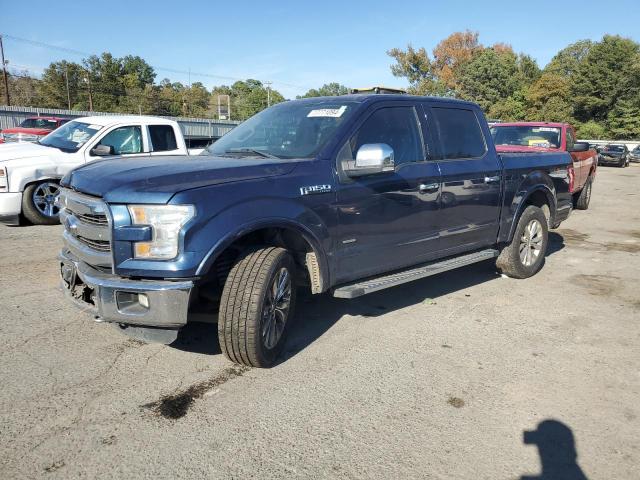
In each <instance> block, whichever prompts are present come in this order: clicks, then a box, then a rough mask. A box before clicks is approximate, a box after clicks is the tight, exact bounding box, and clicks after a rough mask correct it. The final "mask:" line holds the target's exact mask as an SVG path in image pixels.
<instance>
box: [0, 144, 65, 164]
mask: <svg viewBox="0 0 640 480" xmlns="http://www.w3.org/2000/svg"><path fill="white" fill-rule="evenodd" d="M59 153H61V152H60V150H58V149H57V148H51V147H45V146H44V145H39V144H37V143H0V163H2V162H7V161H13V160H20V159H22V158H35V157H47V156H50V155H58V154H59Z"/></svg>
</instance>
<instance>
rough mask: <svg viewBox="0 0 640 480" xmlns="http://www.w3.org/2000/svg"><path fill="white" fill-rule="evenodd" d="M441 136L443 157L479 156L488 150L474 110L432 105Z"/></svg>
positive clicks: (448, 158)
mask: <svg viewBox="0 0 640 480" xmlns="http://www.w3.org/2000/svg"><path fill="white" fill-rule="evenodd" d="M431 110H432V112H433V118H434V120H435V122H436V125H437V129H438V133H439V136H440V145H441V150H442V152H441V155H440V158H441V159H446V160H452V159H457V158H478V157H482V156H483V155H484V154H485V152H486V151H487V145H486V143H485V140H484V135H483V134H482V129H481V128H480V123H479V122H478V118H477V117H476V114H475V112H474V111H473V110H470V109H465V108H447V107H432V108H431Z"/></svg>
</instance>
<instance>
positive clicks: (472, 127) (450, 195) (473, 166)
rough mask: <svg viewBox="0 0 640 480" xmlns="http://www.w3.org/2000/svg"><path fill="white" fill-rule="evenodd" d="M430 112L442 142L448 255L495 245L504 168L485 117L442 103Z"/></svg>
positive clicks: (442, 231) (442, 215) (441, 226)
mask: <svg viewBox="0 0 640 480" xmlns="http://www.w3.org/2000/svg"><path fill="white" fill-rule="evenodd" d="M425 108H426V110H427V112H428V113H429V112H430V115H428V116H429V118H430V125H431V128H432V130H434V131H435V132H436V137H437V139H438V141H437V142H436V147H437V149H438V152H437V158H438V161H437V163H438V166H439V168H440V174H441V178H442V189H441V192H440V197H439V200H440V209H439V212H438V226H437V228H438V231H439V235H440V248H441V251H442V255H443V256H445V255H453V254H455V253H458V252H463V251H468V250H473V249H476V248H481V247H486V246H489V245H493V244H495V242H496V238H497V234H498V227H499V218H500V198H501V184H502V181H503V179H502V166H501V163H500V160H499V158H498V156H497V155H496V153H495V149H494V148H490V147H489V144H488V143H487V140H486V139H490V138H491V136H490V135H489V132H488V129H486V122H485V120H484V118H483V117H482V116H480V117H479V115H481V113H480V112H479V111H476V110H475V109H474V108H473V107H471V106H468V107H467V106H465V105H464V104H462V105H460V104H446V103H438V104H434V105H431V106H430V107H429V106H426V105H425ZM482 125H485V128H483V127H482ZM489 141H490V140H489Z"/></svg>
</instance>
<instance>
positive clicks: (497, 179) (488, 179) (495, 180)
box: [484, 175, 500, 183]
mask: <svg viewBox="0 0 640 480" xmlns="http://www.w3.org/2000/svg"><path fill="white" fill-rule="evenodd" d="M484 183H500V175H495V176H493V177H484Z"/></svg>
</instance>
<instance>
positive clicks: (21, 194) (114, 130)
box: [0, 115, 201, 225]
mask: <svg viewBox="0 0 640 480" xmlns="http://www.w3.org/2000/svg"><path fill="white" fill-rule="evenodd" d="M200 152H201V150H200V149H197V150H195V151H194V150H188V149H187V146H186V143H185V141H184V137H183V135H182V130H181V129H180V125H178V123H177V122H174V121H173V120H167V119H166V118H156V117H145V116H132V115H104V116H99V117H82V118H76V119H74V120H72V121H70V122H68V123H66V124H65V125H63V126H62V127H60V128H58V129H56V130H54V131H53V132H51V133H50V134H49V135H47V136H46V137H44V138H43V139H42V140H39V141H38V142H37V143H5V144H3V145H0V223H5V224H8V225H19V224H20V223H21V219H22V217H24V218H25V219H26V220H28V221H29V222H31V223H33V224H36V225H52V224H55V223H58V222H59V218H58V214H59V212H60V208H59V206H58V204H57V202H56V199H57V196H58V192H59V190H60V185H59V183H60V179H61V178H62V177H63V176H64V175H66V174H67V173H69V172H70V171H71V170H73V169H74V168H76V167H79V166H81V165H85V164H86V163H89V162H93V161H96V160H103V159H106V158H120V159H122V160H123V161H125V162H127V161H131V160H132V159H133V158H135V157H145V158H150V157H155V156H158V155H162V156H163V157H167V156H170V157H172V158H175V159H176V160H175V161H176V162H177V163H179V161H178V157H184V158H187V157H186V156H187V155H196V154H198V153H200ZM103 180H104V179H100V180H99V181H103Z"/></svg>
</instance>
